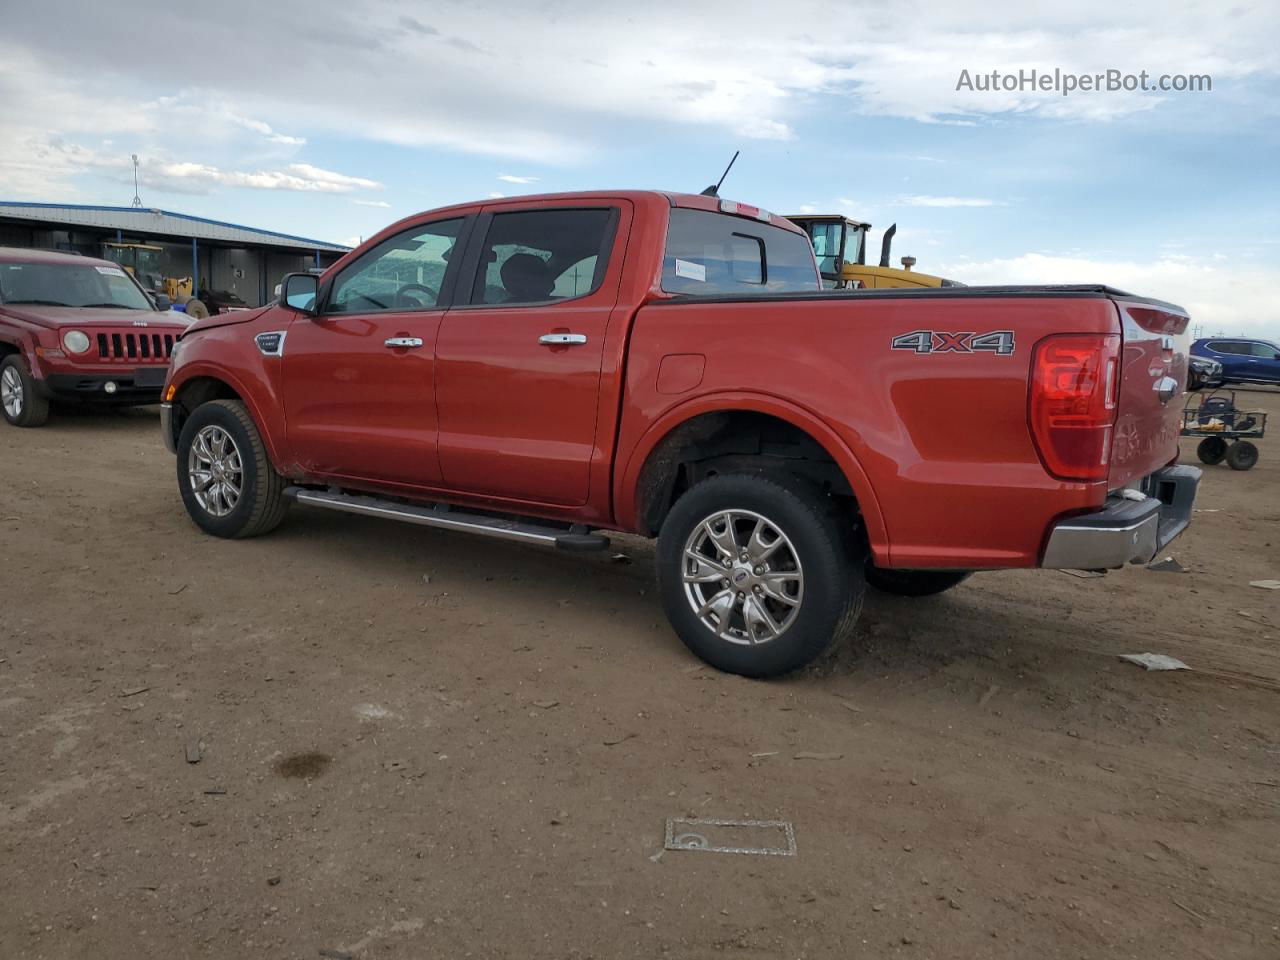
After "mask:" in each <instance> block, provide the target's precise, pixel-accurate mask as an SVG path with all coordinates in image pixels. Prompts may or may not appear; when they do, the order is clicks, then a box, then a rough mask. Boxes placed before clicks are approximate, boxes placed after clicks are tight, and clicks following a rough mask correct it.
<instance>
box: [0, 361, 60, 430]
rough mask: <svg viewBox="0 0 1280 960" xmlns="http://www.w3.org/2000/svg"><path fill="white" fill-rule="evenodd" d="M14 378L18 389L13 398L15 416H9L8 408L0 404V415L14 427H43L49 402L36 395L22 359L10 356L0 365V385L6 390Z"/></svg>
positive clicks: (46, 418)
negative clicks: (15, 405)
mask: <svg viewBox="0 0 1280 960" xmlns="http://www.w3.org/2000/svg"><path fill="white" fill-rule="evenodd" d="M9 371H13V372H12V373H10V372H9ZM15 378H16V385H17V388H18V393H17V394H16V395H15V396H14V398H13V399H14V401H15V402H16V404H17V411H16V414H13V415H11V414H10V413H9V407H8V406H7V405H5V404H4V403H0V414H3V415H4V418H5V420H6V421H7V422H9V423H10V424H12V425H13V426H15V427H43V426H44V425H45V424H46V423H47V422H48V420H49V401H48V400H47V399H45V398H44V397H42V396H40V395H39V394H38V393H36V382H35V380H34V379H32V377H31V374H29V373H27V366H26V364H24V363H23V362H22V358H21V357H19V356H18V355H17V354H10V355H9V356H7V357H5V358H4V362H3V363H0V383H3V384H4V385H5V387H6V388H7V387H9V386H10V385H13V384H14V382H15Z"/></svg>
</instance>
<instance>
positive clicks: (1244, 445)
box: [1227, 440, 1258, 470]
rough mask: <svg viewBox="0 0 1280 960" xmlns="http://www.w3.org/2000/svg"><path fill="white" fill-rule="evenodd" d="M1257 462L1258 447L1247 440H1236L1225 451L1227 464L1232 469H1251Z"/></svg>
mask: <svg viewBox="0 0 1280 960" xmlns="http://www.w3.org/2000/svg"><path fill="white" fill-rule="evenodd" d="M1257 462H1258V448H1257V447H1255V446H1254V445H1253V444H1252V443H1250V442H1249V441H1248V440H1237V441H1236V442H1235V443H1233V444H1232V445H1231V449H1230V450H1228V451H1227V466H1228V467H1230V468H1231V469H1232V470H1252V469H1253V465H1254V464H1255V463H1257Z"/></svg>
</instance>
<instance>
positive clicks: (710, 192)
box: [698, 150, 742, 197]
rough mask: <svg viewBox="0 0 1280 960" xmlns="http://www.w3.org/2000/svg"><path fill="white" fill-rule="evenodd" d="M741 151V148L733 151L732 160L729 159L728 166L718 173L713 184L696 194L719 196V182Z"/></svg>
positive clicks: (727, 172)
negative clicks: (716, 179) (718, 175)
mask: <svg viewBox="0 0 1280 960" xmlns="http://www.w3.org/2000/svg"><path fill="white" fill-rule="evenodd" d="M741 152H742V151H741V150H735V151H733V160H730V161H729V166H727V167H725V168H724V173H722V174H720V179H719V180H718V181H716V183H715V185H714V186H710V187H707V189H705V190H703V191H702V193H700V194H698V196H700V197H718V196H720V184H722V183H724V178H725V177H727V176H728V175H729V171H730V170H732V169H733V161H734V160H737V159H738V154H740V153H741Z"/></svg>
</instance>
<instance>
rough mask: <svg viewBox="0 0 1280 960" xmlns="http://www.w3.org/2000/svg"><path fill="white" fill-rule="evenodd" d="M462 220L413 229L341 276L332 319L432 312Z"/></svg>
mask: <svg viewBox="0 0 1280 960" xmlns="http://www.w3.org/2000/svg"><path fill="white" fill-rule="evenodd" d="M461 229H462V220H461V219H458V220H442V221H440V222H439V223H432V224H427V225H426V226H420V227H412V228H410V229H409V230H406V231H405V232H404V233H400V234H397V235H396V236H394V237H391V238H390V239H388V240H384V241H383V242H382V243H380V244H378V245H377V246H376V247H374V248H373V249H372V250H370V251H369V252H368V253H366V254H365V255H364V256H363V257H361V258H360V259H359V260H357V261H356V262H355V263H353V264H352V265H351V266H349V267H347V268H346V269H345V270H343V271H342V273H341V274H340V275H339V277H338V279H337V281H336V282H335V283H334V285H333V292H332V293H331V294H330V295H329V303H328V306H327V307H326V308H325V312H326V313H383V312H388V311H406V310H409V311H413V310H431V309H433V308H434V307H435V306H436V304H438V303H439V302H440V289H441V287H442V286H443V285H444V275H445V271H446V270H447V269H448V267H449V259H450V257H451V256H452V255H453V248H454V245H455V244H456V243H457V242H458V233H459V231H460V230H461Z"/></svg>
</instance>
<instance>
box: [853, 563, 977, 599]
mask: <svg viewBox="0 0 1280 960" xmlns="http://www.w3.org/2000/svg"><path fill="white" fill-rule="evenodd" d="M969 576H970V573H969V571H968V570H884V569H882V568H880V567H877V566H875V565H874V564H872V563H871V562H869V561H868V563H867V583H869V584H871V586H873V587H875V588H876V589H877V590H879V591H880V592H881V593H892V594H896V595H897V596H899V597H931V596H933V595H934V594H935V593H942V591H944V590H950V589H951V588H952V587H954V586H956V585H957V584H959V583H962V582H964V581H965V580H968V579H969Z"/></svg>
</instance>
